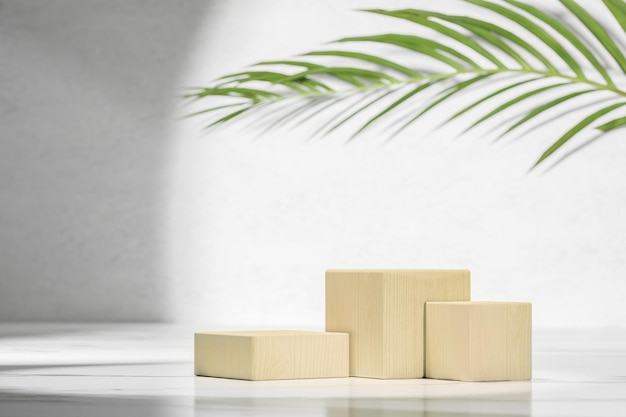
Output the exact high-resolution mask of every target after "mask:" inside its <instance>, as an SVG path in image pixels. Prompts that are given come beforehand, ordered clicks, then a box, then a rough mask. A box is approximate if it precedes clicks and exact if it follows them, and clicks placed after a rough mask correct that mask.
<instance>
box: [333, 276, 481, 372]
mask: <svg viewBox="0 0 626 417" xmlns="http://www.w3.org/2000/svg"><path fill="white" fill-rule="evenodd" d="M469 298H470V273H469V271H468V270H433V269H431V270H428V269H421V270H420V269H416V270H328V271H326V331H327V332H345V333H349V334H350V376H361V377H370V378H382V379H387V378H398V379H399V378H422V377H423V376H424V304H425V303H426V301H446V300H454V301H463V300H469Z"/></svg>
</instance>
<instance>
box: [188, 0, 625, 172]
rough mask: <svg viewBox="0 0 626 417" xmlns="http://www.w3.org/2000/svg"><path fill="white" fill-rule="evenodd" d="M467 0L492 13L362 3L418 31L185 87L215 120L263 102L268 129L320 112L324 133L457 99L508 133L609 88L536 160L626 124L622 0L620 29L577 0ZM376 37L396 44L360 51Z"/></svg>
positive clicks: (457, 116)
mask: <svg viewBox="0 0 626 417" xmlns="http://www.w3.org/2000/svg"><path fill="white" fill-rule="evenodd" d="M464 1H465V2H466V3H468V4H470V5H471V6H472V7H475V8H476V11H477V12H481V13H480V15H484V16H491V17H489V18H484V19H483V18H476V17H472V16H461V15H454V14H446V13H441V12H435V11H429V10H424V9H401V10H381V9H374V10H366V11H365V12H368V13H374V14H377V15H380V16H381V18H388V19H401V20H404V21H407V22H410V23H411V24H413V25H414V28H415V33H410V34H409V33H402V34H400V33H385V34H374V35H368V36H355V37H347V38H343V39H339V40H337V41H336V43H335V45H336V47H333V48H330V49H328V50H319V51H312V52H309V53H306V54H304V55H302V56H300V57H299V58H297V59H287V60H274V61H264V62H260V63H257V64H255V65H253V66H252V67H251V68H249V69H247V70H244V71H241V72H237V73H234V74H229V75H225V76H223V77H220V78H219V79H217V80H215V81H214V82H213V83H211V84H210V85H209V86H207V87H202V88H196V89H193V90H192V91H191V92H189V93H187V94H185V95H184V97H185V98H186V99H187V100H190V101H193V102H194V104H196V105H197V103H198V102H200V103H205V102H206V101H207V100H210V104H209V105H206V106H205V107H204V108H199V109H198V110H197V111H195V112H193V114H192V115H193V116H202V117H207V118H208V119H209V125H208V127H216V126H218V125H224V124H228V123H233V122H235V121H237V120H240V119H242V118H244V117H246V115H248V114H251V113H252V112H255V113H256V112H265V113H260V114H261V117H260V119H263V120H265V121H267V120H269V118H270V116H272V117H274V116H275V117H274V119H273V120H274V122H273V123H272V122H270V123H269V126H267V127H266V129H265V130H270V129H274V128H277V127H279V126H281V125H284V124H287V123H290V122H291V121H293V124H298V125H299V124H300V123H302V122H305V121H307V120H311V119H315V120H319V121H320V122H319V123H320V127H319V128H318V129H317V132H320V133H322V134H328V133H331V132H334V131H336V130H337V129H338V128H339V127H342V126H346V125H348V124H349V123H348V122H350V124H358V125H357V126H356V127H355V128H354V130H353V132H354V136H353V137H355V136H357V135H358V134H359V133H361V132H363V131H365V130H367V129H370V128H371V127H372V126H373V125H375V124H377V123H378V122H379V121H380V120H382V119H385V118H388V117H390V116H391V115H392V114H396V113H399V112H402V113H401V114H404V116H403V119H402V120H400V127H399V128H398V129H397V130H396V133H397V132H399V131H401V130H403V129H405V128H407V127H409V126H410V125H412V124H413V123H414V122H415V121H417V120H419V119H420V118H421V117H423V116H424V115H425V114H427V113H429V112H433V111H434V110H435V109H438V108H443V106H444V105H446V106H454V108H456V111H455V112H454V113H453V114H452V115H451V116H450V117H448V118H447V121H446V122H444V123H449V122H452V121H453V120H466V121H468V122H469V123H468V128H467V129H466V130H468V129H471V128H473V127H475V126H478V125H480V124H483V123H486V122H491V123H492V124H494V125H498V127H502V128H503V131H504V133H503V135H504V134H507V133H509V132H511V131H512V130H514V129H517V128H519V127H520V126H523V125H526V124H531V123H532V124H535V125H536V124H538V123H541V122H542V119H545V118H546V116H545V114H548V113H550V112H554V111H556V110H557V109H561V112H560V114H561V115H563V114H567V109H568V107H567V106H568V105H571V103H573V102H576V101H578V102H579V101H580V100H581V97H582V98H584V97H586V95H588V94H597V93H602V94H603V95H604V96H607V95H608V98H609V99H611V98H612V99H613V104H611V105H609V106H606V105H605V106H602V105H601V104H600V102H598V101H594V102H590V101H587V102H585V105H584V106H583V110H584V111H585V116H583V117H582V120H580V121H578V122H575V124H574V125H573V126H570V127H566V129H565V132H564V133H562V134H561V135H560V136H559V137H557V138H555V141H554V143H553V144H552V145H550V146H549V147H548V148H547V149H546V151H545V152H544V153H543V154H542V155H541V156H540V157H539V159H538V160H537V161H536V163H535V166H536V165H538V164H540V163H542V162H543V161H545V160H546V159H547V158H549V157H551V156H552V155H553V154H554V153H556V152H559V151H561V152H563V151H562V148H563V146H565V145H566V144H567V143H568V142H570V141H571V140H572V139H573V138H575V137H577V136H579V135H580V136H582V137H584V135H583V133H584V132H585V131H588V130H589V129H593V128H594V126H595V129H597V131H599V132H601V133H602V132H609V131H612V130H614V129H618V128H623V127H626V111H625V107H624V106H626V91H625V90H624V85H625V84H626V52H625V51H624V50H623V49H622V48H623V47H622V45H624V44H626V3H625V2H624V0H603V1H602V3H600V2H598V3H597V6H598V7H599V6H601V5H602V6H603V7H605V8H606V10H607V11H608V16H610V18H612V19H613V20H614V21H613V22H612V24H613V26H612V28H613V29H612V32H611V31H610V30H609V29H607V27H605V25H603V24H602V23H601V22H600V21H599V20H598V19H597V18H595V17H594V16H593V14H592V13H590V12H589V11H587V10H585V9H584V8H583V7H582V6H581V5H580V4H578V3H577V2H576V1H575V0H559V1H560V3H561V10H560V12H551V11H547V10H543V9H542V8H540V7H535V6H531V5H529V4H526V3H525V2H523V1H520V0H490V1H488V0H464ZM477 15H478V13H477ZM562 16H566V18H567V23H566V22H565V21H564V20H563V18H562ZM615 28H618V29H617V30H616V29H615ZM615 37H619V39H617V38H615ZM372 45H376V47H377V49H376V51H379V50H380V49H381V48H382V49H385V50H388V51H389V55H386V53H385V52H381V53H376V54H374V53H369V52H364V51H363V50H364V49H367V48H370V47H371V46H372ZM356 47H358V48H359V49H360V50H357V49H355V48H356ZM399 52H401V53H399ZM392 53H393V54H392ZM390 56H394V58H393V59H392V58H390ZM405 60H406V62H405ZM323 62H332V63H331V64H329V65H324V64H323ZM607 62H608V64H607ZM469 91H471V92H472V94H468V92H469ZM349 98H350V100H348V99H349ZM352 98H355V99H352ZM281 103H284V104H287V105H285V106H281V105H280V104H281ZM522 103H524V104H526V105H525V106H522ZM528 104H531V105H530V106H528ZM447 108H449V107H447ZM272 109H274V110H272ZM331 110H332V111H331ZM564 110H565V111H564ZM273 113H275V115H274V114H273ZM512 116H513V117H512ZM610 117H612V119H610ZM607 118H608V119H607ZM290 124H292V123H290ZM551 130H552V129H551Z"/></svg>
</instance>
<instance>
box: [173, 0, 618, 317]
mask: <svg viewBox="0 0 626 417" xmlns="http://www.w3.org/2000/svg"><path fill="white" fill-rule="evenodd" d="M534 3H535V4H537V2H534ZM409 4H420V5H422V6H424V5H430V6H432V2H408V1H405V2H398V1H393V2H388V1H384V2H381V1H359V2H348V1H343V2H337V1H320V2H293V1H288V0H272V1H263V2H246V1H243V0H240V1H231V2H228V7H226V6H224V8H223V10H222V11H221V14H220V15H219V19H216V20H215V21H214V22H215V24H213V25H211V26H205V27H204V32H203V33H202V34H201V35H200V36H199V38H198V41H197V45H196V48H195V51H196V53H195V54H194V55H193V56H192V59H191V61H190V65H189V68H188V72H187V73H186V75H185V76H184V80H185V81H186V83H187V84H188V85H198V84H202V82H203V81H204V82H207V81H208V80H210V79H212V78H214V77H216V76H218V75H221V74H224V73H227V72H232V71H235V70H238V69H240V68H242V67H243V66H244V65H246V64H250V63H253V62H256V61H260V60H265V59H273V58H284V57H288V56H290V55H293V54H296V53H300V52H306V51H308V50H311V49H315V48H318V47H319V46H321V45H322V44H323V43H324V42H327V41H329V40H333V39H336V38H339V37H341V36H346V35H356V34H374V33H383V32H386V31H394V30H395V31H403V30H407V28H408V26H406V25H402V24H397V23H396V24H395V26H394V24H393V23H392V22H391V23H390V21H389V20H386V19H385V18H383V17H373V16H368V15H365V14H362V13H359V12H355V11H353V10H352V9H358V8H362V7H389V8H391V7H396V6H406V5H409ZM542 4H544V5H546V6H548V7H556V6H557V2H555V1H553V2H542ZM585 4H587V5H588V6H590V10H594V6H593V2H587V3H585ZM438 6H439V7H442V8H444V9H446V8H447V10H448V11H450V12H455V13H463V11H464V10H465V9H463V8H462V7H459V3H458V2H453V1H445V2H440V3H438ZM595 9H597V7H596V8H595ZM241 28H245V30H242V29H241ZM453 110H455V109H453V108H450V107H447V108H446V107H443V108H442V109H440V110H439V111H438V112H435V113H434V114H433V115H432V116H431V117H429V118H427V119H426V120H425V121H423V122H422V123H420V124H418V125H417V126H415V128H414V129H412V130H409V131H407V133H406V134H405V135H402V136H401V137H398V138H397V139H395V140H394V141H392V142H390V143H385V141H384V133H385V132H386V131H388V130H389V129H390V128H392V127H393V125H392V124H391V122H383V123H381V124H380V125H379V126H378V127H377V128H376V129H374V130H373V131H372V133H371V134H370V135H366V136H365V137H363V138H361V139H359V140H356V141H354V142H352V143H351V144H349V145H344V139H345V137H342V136H341V135H336V136H333V137H330V138H326V139H323V140H314V141H310V142H307V140H306V139H307V137H308V134H309V133H310V132H311V131H312V130H314V129H315V123H313V124H312V125H310V126H299V127H294V128H293V129H282V130H278V131H272V132H270V133H269V134H266V135H263V136H261V137H257V130H258V129H255V128H254V127H249V126H247V124H248V122H244V123H242V124H241V125H239V127H233V128H229V129H225V130H222V131H218V132H214V133H211V134H210V135H207V136H204V137H199V136H198V134H197V131H198V130H197V129H198V124H199V121H190V122H189V123H182V124H180V125H178V131H177V133H176V137H177V138H179V139H180V140H178V141H177V142H176V143H175V144H173V145H172V148H171V150H172V152H171V157H172V159H171V160H170V162H171V166H170V172H171V176H170V180H171V181H170V183H169V186H170V190H171V198H170V200H169V209H168V213H169V219H168V231H167V233H166V234H165V236H166V240H167V242H166V244H167V245H168V250H167V251H166V253H167V255H168V257H167V261H168V265H169V269H168V271H169V273H170V274H171V277H172V279H173V282H174V283H175V284H174V290H173V292H172V296H173V300H174V303H173V305H172V307H173V314H174V315H175V316H176V317H180V318H183V319H186V320H194V321H199V322H202V323H204V324H205V326H206V327H207V328H210V327H227V326H232V327H251V326H258V327H270V326H275V327H276V326H281V327H290V326H291V327H293V326H301V327H303V326H304V327H311V328H320V327H322V326H323V289H324V285H323V279H324V270H325V269H326V268H345V267H350V268H388V267H389V268H457V267H460V268H469V269H470V270H471V271H472V279H473V280H472V296H473V298H474V299H478V300H521V301H531V302H532V303H533V304H534V321H535V325H536V326H541V327H544V326H623V325H624V323H625V322H626V310H624V308H623V304H622V301H621V300H622V299H623V298H624V296H626V280H625V279H624V270H625V267H626V257H624V254H623V248H624V247H625V244H626V222H625V221H624V214H623V213H624V210H623V206H624V203H626V175H624V174H626V168H625V166H626V165H624V163H623V155H624V154H625V152H626V143H624V141H623V140H621V139H623V132H616V133H612V134H609V135H606V136H604V137H603V138H602V139H601V140H599V141H596V142H594V143H593V144H592V145H590V146H587V147H586V148H584V149H583V150H581V151H580V152H578V153H574V154H572V155H571V156H569V157H568V158H566V159H565V160H564V161H563V163H561V164H560V165H558V166H557V167H555V168H554V169H551V170H546V168H547V167H549V166H551V165H552V164H551V163H548V164H547V165H546V166H545V167H544V168H542V169H539V170H537V171H534V172H531V173H527V171H528V169H529V167H530V166H531V165H532V163H533V162H534V161H535V160H536V158H537V157H538V156H539V155H540V154H541V152H543V150H545V149H546V148H547V147H548V146H549V145H550V144H551V142H550V140H554V139H555V138H556V135H557V134H558V132H561V131H563V129H565V128H566V126H567V124H569V125H570V126H571V125H572V121H576V120H577V118H578V120H579V119H580V114H581V113H576V112H573V113H572V115H571V117H570V118H566V119H565V121H564V123H565V124H560V125H559V124H556V125H550V126H549V127H546V128H542V127H541V126H540V127H539V128H538V129H535V130H533V131H531V132H528V133H527V134H526V135H523V136H521V137H519V138H518V139H507V140H504V141H502V142H498V143H495V144H492V143H491V142H492V141H493V139H494V136H493V134H491V133H490V132H489V127H490V126H485V128H483V129H478V130H476V132H474V133H472V134H469V135H467V136H463V137H461V138H455V134H456V133H458V131H459V130H460V129H462V127H463V125H462V124H459V125H457V126H456V127H454V126H450V127H449V128H446V129H443V130H439V131H435V132H434V133H430V130H431V128H432V127H433V126H434V125H435V124H436V122H437V121H438V120H440V119H441V118H442V117H444V116H446V115H449V114H450V112H451V111H453ZM392 120H393V119H392ZM390 125H391V126H390ZM493 126H494V125H493V124H492V125H491V127H493ZM455 129H456V130H455ZM585 138H589V136H585ZM578 141H580V142H575V143H574V145H578V144H580V143H582V138H580V139H578ZM556 159H558V158H556Z"/></svg>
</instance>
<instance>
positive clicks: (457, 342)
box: [426, 301, 532, 381]
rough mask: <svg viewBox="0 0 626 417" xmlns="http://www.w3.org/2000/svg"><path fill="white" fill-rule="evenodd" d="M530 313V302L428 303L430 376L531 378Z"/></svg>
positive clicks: (428, 364) (427, 349)
mask: <svg viewBox="0 0 626 417" xmlns="http://www.w3.org/2000/svg"><path fill="white" fill-rule="evenodd" d="M531 310H532V306H531V304H530V303H507V302H475V301H474V302H457V303H453V302H445V303H427V304H426V378H436V379H453V380H457V381H518V380H528V379H530V378H531V377H532V347H531V338H532V317H531V316H532V312H531Z"/></svg>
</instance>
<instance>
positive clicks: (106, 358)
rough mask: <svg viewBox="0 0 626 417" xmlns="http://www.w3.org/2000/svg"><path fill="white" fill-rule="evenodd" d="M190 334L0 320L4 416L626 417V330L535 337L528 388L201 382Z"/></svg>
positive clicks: (0, 410) (423, 382)
mask: <svg viewBox="0 0 626 417" xmlns="http://www.w3.org/2000/svg"><path fill="white" fill-rule="evenodd" d="M195 330H206V329H195ZM193 331H194V329H190V328H183V327H171V326H162V325H84V324H83V325H70V324H65V325H49V324H48V325H45V324H30V325H25V324H0V417H37V416H46V417H56V416H59V417H61V416H62V417H74V416H90V417H92V416H95V417H98V416H111V415H115V416H118V415H119V416H121V415H132V416H157V417H158V416H176V417H179V416H180V417H186V416H240V415H243V416H277V417H282V416H295V417H308V416H311V417H312V416H328V417H344V416H346V417H347V416H350V417H354V416H366V417H375V416H400V417H403V416H428V417H460V416H486V417H490V416H550V417H552V416H571V417H576V416H581V417H582V416H584V417H613V416H615V417H617V416H622V417H623V416H626V329H622V330H586V331H581V330H577V331H573V330H569V331H568V330H552V331H548V330H544V331H535V333H534V335H533V336H534V340H533V350H534V356H533V360H534V365H533V372H534V378H533V380H532V381H530V382H498V383H461V382H450V381H435V380H427V379H418V380H391V381H381V380H374V379H364V378H338V379H317V380H298V381H263V382H248V381H235V380H228V379H217V378H203V377H195V376H193V372H192V370H193V366H192V360H193V359H192V355H193V345H192V341H193Z"/></svg>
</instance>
